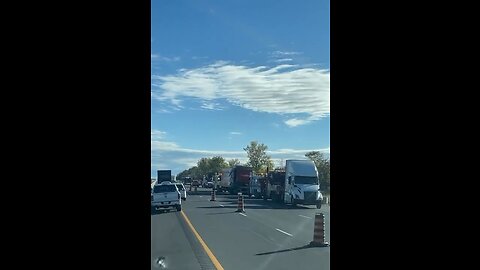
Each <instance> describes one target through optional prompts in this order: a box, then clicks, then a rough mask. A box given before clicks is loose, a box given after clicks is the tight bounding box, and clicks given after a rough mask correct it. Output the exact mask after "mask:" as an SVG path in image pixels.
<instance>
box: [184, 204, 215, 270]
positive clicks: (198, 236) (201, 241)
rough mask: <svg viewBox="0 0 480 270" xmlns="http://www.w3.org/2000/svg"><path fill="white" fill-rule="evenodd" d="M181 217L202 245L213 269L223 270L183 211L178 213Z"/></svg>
mask: <svg viewBox="0 0 480 270" xmlns="http://www.w3.org/2000/svg"><path fill="white" fill-rule="evenodd" d="M180 213H181V214H182V216H183V218H184V219H185V221H186V222H187V224H188V226H189V227H190V229H191V230H192V232H193V234H194V235H195V237H197V239H198V241H199V242H200V244H201V245H202V247H203V249H204V250H205V252H206V253H207V255H208V257H209V258H210V260H211V261H212V263H213V265H215V268H217V270H224V269H223V267H222V265H221V264H220V262H219V261H218V260H217V258H215V255H213V253H212V251H211V250H210V249H209V248H208V246H207V244H205V242H204V241H203V239H202V237H200V234H198V232H197V230H195V228H194V227H193V225H192V223H191V222H190V220H189V219H188V217H187V215H185V213H184V212H183V211H181V212H180Z"/></svg>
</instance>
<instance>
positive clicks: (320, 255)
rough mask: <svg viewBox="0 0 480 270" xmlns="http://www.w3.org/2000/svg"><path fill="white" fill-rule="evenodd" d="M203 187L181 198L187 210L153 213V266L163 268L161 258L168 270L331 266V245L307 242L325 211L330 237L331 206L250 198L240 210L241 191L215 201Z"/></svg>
mask: <svg viewBox="0 0 480 270" xmlns="http://www.w3.org/2000/svg"><path fill="white" fill-rule="evenodd" d="M198 191H199V192H198V193H201V194H203V195H190V196H187V201H185V202H182V206H183V214H182V213H179V212H176V211H175V210H172V211H171V212H169V213H160V214H156V215H152V221H151V224H152V229H151V233H152V243H151V247H152V254H151V257H152V269H162V268H160V267H159V264H158V263H157V261H158V258H159V257H164V258H165V260H164V261H165V262H166V263H167V268H165V269H221V268H223V269H232V270H235V269H265V270H267V269H289V270H292V269H294V270H301V269H319V270H323V269H325V270H327V269H330V248H329V247H310V246H309V245H308V244H309V243H310V241H312V240H313V228H314V219H315V213H323V214H324V215H325V234H326V236H325V240H326V241H327V242H330V207H329V206H327V205H323V206H322V209H316V208H315V207H314V206H300V205H299V206H297V207H292V206H285V205H281V204H276V203H272V202H270V201H267V202H265V201H263V200H260V199H249V198H245V213H238V212H236V210H237V204H238V197H237V196H235V195H218V196H217V197H216V201H210V199H211V196H210V195H206V194H208V193H209V192H207V190H205V192H202V191H203V189H202V190H201V189H199V190H198ZM188 223H190V224H191V227H190V225H189V224H188ZM192 227H193V228H192ZM193 230H195V233H194V232H193ZM195 234H198V236H196V235H195ZM202 242H203V243H202ZM206 249H208V250H209V252H211V254H210V255H211V256H209V255H208V251H206ZM212 257H213V260H216V261H217V262H216V263H217V264H215V262H212Z"/></svg>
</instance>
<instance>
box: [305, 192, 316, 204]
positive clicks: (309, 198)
mask: <svg viewBox="0 0 480 270" xmlns="http://www.w3.org/2000/svg"><path fill="white" fill-rule="evenodd" d="M304 195H305V197H304V198H305V202H315V201H316V200H317V192H316V191H305V192H304Z"/></svg>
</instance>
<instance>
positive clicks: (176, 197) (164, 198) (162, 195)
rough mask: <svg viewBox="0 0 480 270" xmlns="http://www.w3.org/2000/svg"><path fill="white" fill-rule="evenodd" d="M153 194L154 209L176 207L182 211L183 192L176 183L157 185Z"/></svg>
mask: <svg viewBox="0 0 480 270" xmlns="http://www.w3.org/2000/svg"><path fill="white" fill-rule="evenodd" d="M151 196H152V211H155V210H157V209H158V208H175V209H177V211H182V201H181V194H180V192H179V191H178V188H177V186H176V185H175V184H171V183H170V184H162V185H155V186H154V187H153V192H152V195H151Z"/></svg>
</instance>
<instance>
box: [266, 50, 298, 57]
mask: <svg viewBox="0 0 480 270" xmlns="http://www.w3.org/2000/svg"><path fill="white" fill-rule="evenodd" d="M299 54H302V53H301V52H288V51H274V52H272V53H271V55H273V56H286V55H299Z"/></svg>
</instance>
